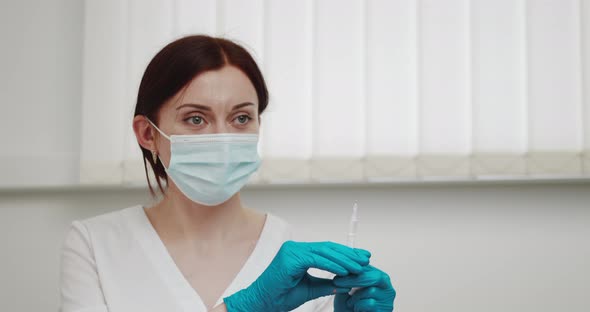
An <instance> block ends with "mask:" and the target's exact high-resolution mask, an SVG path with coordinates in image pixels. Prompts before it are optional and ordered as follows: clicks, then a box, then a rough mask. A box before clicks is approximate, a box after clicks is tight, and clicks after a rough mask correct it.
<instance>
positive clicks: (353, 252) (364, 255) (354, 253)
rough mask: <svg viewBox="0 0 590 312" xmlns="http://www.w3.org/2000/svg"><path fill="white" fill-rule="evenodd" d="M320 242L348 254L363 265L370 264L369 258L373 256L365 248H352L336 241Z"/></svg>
mask: <svg viewBox="0 0 590 312" xmlns="http://www.w3.org/2000/svg"><path fill="white" fill-rule="evenodd" d="M318 244H324V245H326V246H327V247H328V248H330V249H332V250H334V251H336V252H338V253H341V254H343V255H345V256H347V257H348V258H350V259H352V260H354V261H355V262H357V263H358V264H360V265H362V266H365V265H368V264H369V258H371V253H370V252H369V251H367V250H364V249H358V248H350V247H348V246H344V245H342V244H338V243H334V242H323V243H318Z"/></svg>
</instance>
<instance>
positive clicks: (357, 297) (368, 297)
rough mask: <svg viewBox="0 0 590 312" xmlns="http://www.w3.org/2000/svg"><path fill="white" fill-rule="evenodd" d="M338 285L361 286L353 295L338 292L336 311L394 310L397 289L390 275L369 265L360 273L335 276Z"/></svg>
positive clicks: (335, 301) (335, 304)
mask: <svg viewBox="0 0 590 312" xmlns="http://www.w3.org/2000/svg"><path fill="white" fill-rule="evenodd" d="M334 285H335V286H337V287H361V288H360V289H358V290H357V291H356V292H355V293H354V294H353V295H349V294H348V293H339V294H336V298H335V299H334V312H353V311H354V312H359V311H393V301H394V299H395V289H393V286H392V285H391V280H390V279H389V275H387V274H386V273H385V272H383V271H381V270H379V269H377V268H375V267H373V266H371V265H368V266H366V267H365V268H364V269H363V272H362V273H360V274H355V273H353V274H351V275H348V276H343V277H336V278H334Z"/></svg>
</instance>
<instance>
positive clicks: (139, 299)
mask: <svg viewBox="0 0 590 312" xmlns="http://www.w3.org/2000/svg"><path fill="white" fill-rule="evenodd" d="M287 240H296V239H294V237H293V234H292V232H291V230H290V228H289V226H288V225H287V224H286V223H285V222H284V221H283V220H281V219H280V218H278V217H276V216H273V215H271V214H268V215H267V218H266V222H265V224H264V227H263V229H262V232H261V234H260V238H259V240H258V243H257V244H256V247H255V248H254V250H253V252H252V254H251V255H250V257H249V258H248V259H247V261H246V263H245V264H244V266H243V267H242V269H241V271H240V272H239V273H238V274H237V276H236V277H235V279H234V280H233V281H232V282H231V284H230V285H229V287H228V288H227V289H226V290H225V292H224V293H223V295H222V296H221V297H219V299H218V300H217V304H219V303H221V302H223V298H224V297H227V296H229V295H231V294H233V293H235V292H237V291H239V290H240V289H243V288H246V287H248V286H249V285H250V284H251V283H252V282H253V281H254V280H256V278H258V276H260V274H261V273H262V272H263V271H264V270H265V269H266V267H267V266H268V265H269V264H270V262H271V260H272V259H273V258H274V256H275V254H276V253H277V252H278V250H279V248H280V247H281V245H282V243H283V242H285V241H287ZM61 299H62V303H61V311H63V312H74V311H76V312H99V311H100V312H104V311H110V312H133V311H141V312H150V311H154V312H156V311H157V312H163V311H167V312H168V311H170V312H172V311H183V312H189V311H190V312H199V311H206V307H205V305H204V303H203V301H202V300H201V298H200V297H199V294H198V293H197V292H196V291H195V290H194V289H193V288H192V286H191V285H190V284H189V282H188V281H187V280H186V279H185V278H184V276H183V275H182V273H181V272H180V270H179V269H178V267H177V266H176V264H175V263H174V261H173V259H172V257H171V256H170V254H169V253H168V251H167V249H166V247H165V246H164V244H163V243H162V241H161V240H160V237H159V236H158V234H157V233H156V231H155V230H154V228H153V227H152V224H151V223H150V221H149V219H148V218H147V216H146V214H145V212H144V210H143V208H142V207H141V206H135V207H130V208H126V209H123V210H119V211H115V212H111V213H108V214H104V215H101V216H98V217H94V218H91V219H87V220H83V221H74V222H73V223H72V227H71V229H70V232H69V233H68V234H67V236H66V239H65V242H64V247H63V250H62V258H61ZM217 304H216V305H217ZM294 311H299V312H311V311H333V296H328V297H322V298H318V299H316V300H313V301H309V302H307V303H305V304H304V305H302V306H300V307H298V308H297V309H295V310H294Z"/></svg>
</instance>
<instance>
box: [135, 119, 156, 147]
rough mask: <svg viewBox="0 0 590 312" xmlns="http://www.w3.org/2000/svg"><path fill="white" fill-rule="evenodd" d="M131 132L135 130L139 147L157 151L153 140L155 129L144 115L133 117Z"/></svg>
mask: <svg viewBox="0 0 590 312" xmlns="http://www.w3.org/2000/svg"><path fill="white" fill-rule="evenodd" d="M133 132H135V137H136V138H137V143H139V145H141V147H143V148H145V149H147V150H149V151H156V152H157V150H158V147H157V145H156V140H155V133H154V132H155V131H154V128H153V127H152V126H151V125H150V123H149V122H148V120H147V118H146V117H145V116H143V115H137V116H135V117H134V118H133Z"/></svg>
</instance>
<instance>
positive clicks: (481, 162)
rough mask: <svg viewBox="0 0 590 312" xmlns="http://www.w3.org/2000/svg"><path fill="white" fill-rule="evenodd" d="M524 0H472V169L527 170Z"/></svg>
mask: <svg viewBox="0 0 590 312" xmlns="http://www.w3.org/2000/svg"><path fill="white" fill-rule="evenodd" d="M525 3H526V1H525V0H517V1H515V0H498V1H487V0H477V1H472V2H471V51H472V53H471V66H472V68H471V79H472V87H473V89H472V97H471V105H472V117H473V121H472V125H473V128H472V131H473V137H472V143H473V154H474V156H475V157H474V158H473V163H472V172H473V174H475V175H486V174H487V175H490V174H495V175H502V174H504V175H507V174H510V175H523V174H525V173H526V166H525V165H526V163H525V161H524V156H525V155H526V153H527V152H528V143H527V140H528V136H527V127H528V118H527V115H526V114H527V103H528V98H527V74H526V72H527V64H526V51H527V47H526V43H527V40H526V25H525V17H526V15H525V14H526V11H525Z"/></svg>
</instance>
